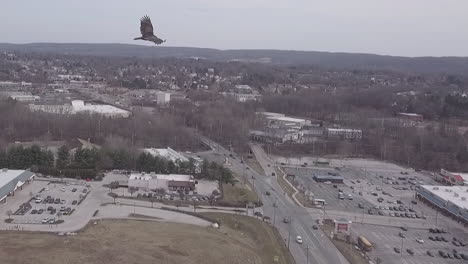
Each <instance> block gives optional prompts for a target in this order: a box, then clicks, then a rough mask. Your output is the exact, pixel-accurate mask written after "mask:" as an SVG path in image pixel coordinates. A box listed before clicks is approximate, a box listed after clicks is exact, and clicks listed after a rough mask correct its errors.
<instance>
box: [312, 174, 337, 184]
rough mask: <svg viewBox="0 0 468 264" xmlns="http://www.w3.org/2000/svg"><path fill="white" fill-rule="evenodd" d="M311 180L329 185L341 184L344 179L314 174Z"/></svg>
mask: <svg viewBox="0 0 468 264" xmlns="http://www.w3.org/2000/svg"><path fill="white" fill-rule="evenodd" d="M313 179H314V180H315V181H316V182H331V183H343V181H344V178H343V176H340V175H336V176H335V175H319V174H315V175H314V177H313Z"/></svg>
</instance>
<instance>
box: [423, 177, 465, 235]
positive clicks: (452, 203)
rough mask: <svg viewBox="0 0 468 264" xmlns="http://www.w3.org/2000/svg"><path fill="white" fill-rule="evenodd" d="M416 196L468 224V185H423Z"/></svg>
mask: <svg viewBox="0 0 468 264" xmlns="http://www.w3.org/2000/svg"><path fill="white" fill-rule="evenodd" d="M416 198H417V199H419V200H421V201H423V202H425V203H426V204H428V205H430V206H431V207H432V208H434V209H436V210H439V211H441V212H443V213H444V214H446V215H449V216H450V217H452V218H453V219H454V220H456V221H458V222H461V223H463V224H464V225H465V226H466V225H468V186H432V185H421V186H419V189H417V190H416Z"/></svg>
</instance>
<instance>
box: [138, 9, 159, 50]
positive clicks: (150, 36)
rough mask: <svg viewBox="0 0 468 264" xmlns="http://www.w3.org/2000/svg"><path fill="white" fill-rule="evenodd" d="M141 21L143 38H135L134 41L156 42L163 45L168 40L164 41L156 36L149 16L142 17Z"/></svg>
mask: <svg viewBox="0 0 468 264" xmlns="http://www.w3.org/2000/svg"><path fill="white" fill-rule="evenodd" d="M140 21H141V25H140V32H141V37H138V38H134V40H139V39H141V40H147V41H151V42H154V43H155V44H156V45H161V44H162V43H164V42H166V40H162V39H160V38H158V37H156V36H155V35H154V33H153V24H151V19H150V18H149V17H148V16H144V17H142V18H141V20H140Z"/></svg>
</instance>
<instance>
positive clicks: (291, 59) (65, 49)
mask: <svg viewBox="0 0 468 264" xmlns="http://www.w3.org/2000/svg"><path fill="white" fill-rule="evenodd" d="M0 50H6V51H22V52H40V53H56V54H73V55H93V56H125V57H145V58H158V57H177V58H188V57H201V58H206V59H209V60H216V61H231V60H238V61H249V62H262V63H274V64H305V65H316V66H320V67H331V68H353V69H369V70H395V71H408V72H417V73H450V74H462V75H468V58H467V57H417V58H409V57H395V56H381V55H374V54H357V53H331V52H316V51H286V50H217V49H205V48H187V47H165V46H158V47H155V46H150V47H149V46H141V45H130V44H83V43H63V44H62V43H60V44H59V43H31V44H8V43H0Z"/></svg>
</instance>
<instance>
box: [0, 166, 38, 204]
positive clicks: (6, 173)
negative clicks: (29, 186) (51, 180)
mask: <svg viewBox="0 0 468 264" xmlns="http://www.w3.org/2000/svg"><path fill="white" fill-rule="evenodd" d="M34 176H35V174H34V173H32V172H30V171H28V170H9V169H6V168H4V169H1V170H0V202H5V201H6V198H7V197H8V196H10V195H14V193H15V191H16V190H17V189H22V186H23V185H24V184H25V183H27V182H30V181H31V180H32V179H34Z"/></svg>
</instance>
